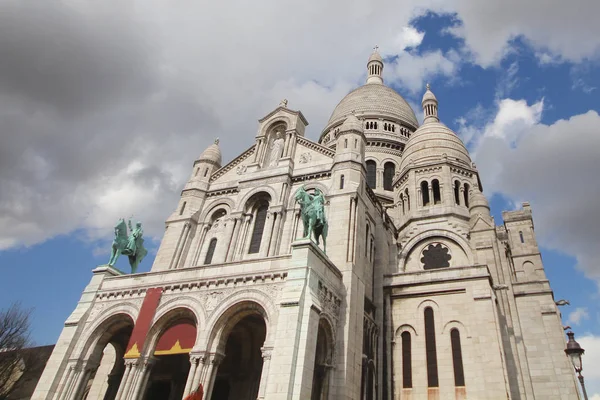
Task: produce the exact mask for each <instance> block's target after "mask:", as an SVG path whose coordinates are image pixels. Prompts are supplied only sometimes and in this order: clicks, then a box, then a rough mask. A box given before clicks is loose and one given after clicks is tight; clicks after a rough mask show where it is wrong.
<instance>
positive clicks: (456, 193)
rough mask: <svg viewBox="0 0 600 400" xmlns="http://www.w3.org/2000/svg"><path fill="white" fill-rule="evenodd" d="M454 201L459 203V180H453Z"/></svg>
mask: <svg viewBox="0 0 600 400" xmlns="http://www.w3.org/2000/svg"><path fill="white" fill-rule="evenodd" d="M454 202H455V203H456V205H460V182H459V181H454Z"/></svg>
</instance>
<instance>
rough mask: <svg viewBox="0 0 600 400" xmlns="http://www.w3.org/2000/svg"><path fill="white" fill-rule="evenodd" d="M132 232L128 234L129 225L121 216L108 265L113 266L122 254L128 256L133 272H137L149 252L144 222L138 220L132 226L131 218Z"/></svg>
mask: <svg viewBox="0 0 600 400" xmlns="http://www.w3.org/2000/svg"><path fill="white" fill-rule="evenodd" d="M129 230H130V234H129V235H127V225H125V220H124V219H123V218H121V219H120V220H119V222H118V223H117V225H116V226H115V238H114V240H113V242H112V249H111V254H110V260H109V261H108V265H110V266H111V267H112V266H114V265H115V263H116V262H117V260H118V259H119V256H120V255H121V254H122V255H124V256H128V258H129V265H130V266H131V273H132V274H135V272H136V271H137V268H138V265H140V262H142V260H143V259H144V257H146V254H148V250H146V248H145V247H144V238H143V237H142V235H143V234H144V231H143V230H142V223H141V222H139V221H138V222H137V223H136V224H135V228H133V227H132V226H131V220H129Z"/></svg>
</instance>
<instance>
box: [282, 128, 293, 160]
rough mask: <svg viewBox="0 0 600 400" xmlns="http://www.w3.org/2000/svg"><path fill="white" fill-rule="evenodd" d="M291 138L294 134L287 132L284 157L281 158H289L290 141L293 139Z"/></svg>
mask: <svg viewBox="0 0 600 400" xmlns="http://www.w3.org/2000/svg"><path fill="white" fill-rule="evenodd" d="M291 137H292V133H291V132H287V133H286V134H285V142H284V144H283V155H282V156H281V158H283V157H288V156H289V151H290V139H291Z"/></svg>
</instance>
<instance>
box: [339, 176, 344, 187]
mask: <svg viewBox="0 0 600 400" xmlns="http://www.w3.org/2000/svg"><path fill="white" fill-rule="evenodd" d="M343 188H344V175H342V176H340V189H343Z"/></svg>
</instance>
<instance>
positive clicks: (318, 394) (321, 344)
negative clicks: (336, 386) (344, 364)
mask: <svg viewBox="0 0 600 400" xmlns="http://www.w3.org/2000/svg"><path fill="white" fill-rule="evenodd" d="M332 343H333V335H332V333H331V328H330V326H329V323H328V322H327V320H325V319H323V318H321V320H320V321H319V330H318V333H317V348H316V349H315V366H314V372H313V382H312V394H311V400H326V399H328V398H329V379H330V373H331V369H332V367H333V365H332V364H333V360H332V358H333V354H332V353H333V351H332V350H333V349H332Z"/></svg>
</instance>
